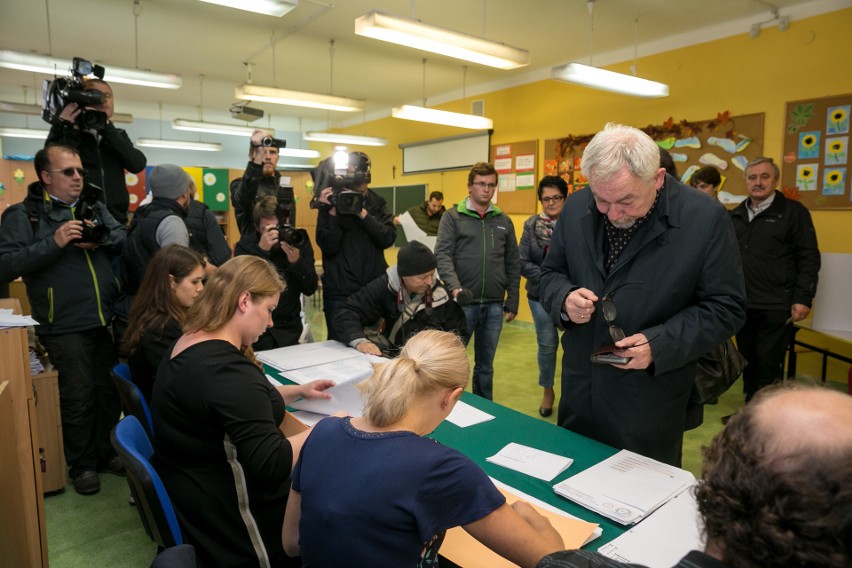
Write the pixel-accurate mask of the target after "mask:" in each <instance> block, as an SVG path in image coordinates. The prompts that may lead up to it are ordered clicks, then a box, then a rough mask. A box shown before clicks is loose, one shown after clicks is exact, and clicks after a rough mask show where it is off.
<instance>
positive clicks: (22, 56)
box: [0, 49, 183, 89]
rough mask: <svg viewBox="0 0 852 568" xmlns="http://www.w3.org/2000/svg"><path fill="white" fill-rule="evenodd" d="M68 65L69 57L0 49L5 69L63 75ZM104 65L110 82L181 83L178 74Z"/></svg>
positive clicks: (0, 63) (162, 85)
mask: <svg viewBox="0 0 852 568" xmlns="http://www.w3.org/2000/svg"><path fill="white" fill-rule="evenodd" d="M70 66H71V60H70V59H58V58H56V57H50V56H47V55H37V54H34V53H20V52H17V51H9V50H6V49H1V50H0V67H5V68H7V69H17V70H19V71H33V72H35V73H47V74H48V75H64V74H65V73H66V72H67V70H68V69H69V68H70ZM104 67H105V69H106V71H105V73H104V81H109V82H110V83H124V84H127V85H139V86H142V87H157V88H160V89H179V88H180V87H181V85H182V84H183V79H181V76H180V75H173V74H169V73H155V72H153V71H143V70H141V69H127V68H124V67H113V66H111V65H109V64H107V65H105V66H104Z"/></svg>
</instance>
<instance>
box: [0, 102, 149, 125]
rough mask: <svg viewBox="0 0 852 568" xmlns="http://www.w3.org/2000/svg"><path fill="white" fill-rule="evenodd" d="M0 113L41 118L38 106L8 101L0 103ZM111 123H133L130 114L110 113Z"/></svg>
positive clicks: (40, 110)
mask: <svg viewBox="0 0 852 568" xmlns="http://www.w3.org/2000/svg"><path fill="white" fill-rule="evenodd" d="M0 112H11V113H14V114H29V115H31V116H41V113H42V108H41V107H40V106H39V105H28V104H24V103H10V102H8V101H0ZM110 120H111V121H112V122H126V123H130V122H133V115H132V114H125V113H120V112H114V113H112V118H110Z"/></svg>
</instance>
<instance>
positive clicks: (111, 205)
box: [45, 78, 148, 225]
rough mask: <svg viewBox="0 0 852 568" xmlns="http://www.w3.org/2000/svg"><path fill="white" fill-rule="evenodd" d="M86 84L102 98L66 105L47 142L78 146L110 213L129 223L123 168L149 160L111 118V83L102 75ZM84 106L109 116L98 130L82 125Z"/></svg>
mask: <svg viewBox="0 0 852 568" xmlns="http://www.w3.org/2000/svg"><path fill="white" fill-rule="evenodd" d="M83 87H84V88H85V89H86V90H96V91H100V92H101V93H103V102H102V103H101V104H99V105H91V106H87V107H85V109H84V108H83V107H81V106H80V105H78V104H77V103H74V102H70V103H68V104H67V105H65V107H64V108H63V109H62V112H61V113H60V114H59V120H58V121H57V122H56V123H55V124H54V125H53V126H52V127H51V128H50V133H49V134H48V135H47V142H46V143H45V145H46V146H47V145H50V144H64V145H66V146H71V147H72V148H76V149H77V151H78V152H80V157H81V158H82V160H83V167H85V168H86V170H87V171H88V172H89V175H88V181H89V182H90V183H93V184H95V185H98V186H100V187H102V188H103V190H104V191H103V195H102V197H101V199H102V200H103V202H104V203H105V204H106V206H107V209H109V212H110V214H111V215H112V217H113V218H114V219H115V220H116V221H118V222H119V223H121V224H122V225H126V224H127V207H128V204H129V203H130V196H129V194H128V193H127V184H126V183H125V181H124V170H127V171H129V172H132V173H134V174H138V173H139V172H141V171H142V170H144V169H145V166H146V165H147V163H148V160H147V158H146V157H145V154H143V153H142V152H141V151H139V150H137V149H136V148H135V147H134V146H133V142H131V141H130V138H129V137H128V136H127V133H126V132H125V131H124V130H122V129H120V128H116V127H115V126H114V125H113V123H112V121H111V118H112V113H113V102H114V101H113V94H112V88H111V87H110V86H109V84H108V83H107V82H106V81H104V80H102V79H94V78H92V79H85V80H84V82H83ZM84 110H85V111H87V112H88V111H95V112H102V113H104V114H105V115H106V119H105V120H103V121H99V122H100V124H98V126H100V127H99V128H97V129H95V130H90V129H85V128H81V125H80V121H79V120H78V117H79V116H80V113H81V112H83V111H84ZM101 124H102V126H101Z"/></svg>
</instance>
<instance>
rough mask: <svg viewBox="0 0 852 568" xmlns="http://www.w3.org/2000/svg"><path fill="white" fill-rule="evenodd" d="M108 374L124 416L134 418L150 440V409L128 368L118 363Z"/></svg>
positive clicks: (151, 424)
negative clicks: (119, 399) (116, 392)
mask: <svg viewBox="0 0 852 568" xmlns="http://www.w3.org/2000/svg"><path fill="white" fill-rule="evenodd" d="M110 374H111V375H112V382H114V383H115V388H116V390H118V396H119V398H121V408H122V410H123V411H124V415H125V416H135V417H136V419H137V420H139V422H140V423H141V424H142V427H143V428H145V433H146V434H147V435H148V438H151V437H152V436H153V435H154V423H153V421H152V420H151V409H150V408H149V407H148V401H147V400H145V396H144V395H143V394H142V392H141V391H140V390H139V387H137V386H136V383H134V382H133V379H132V378H131V377H130V367H128V366H127V364H126V363H119V364H118V365H116V366H115V367H113V368H112V372H111V373H110Z"/></svg>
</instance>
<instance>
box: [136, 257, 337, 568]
mask: <svg viewBox="0 0 852 568" xmlns="http://www.w3.org/2000/svg"><path fill="white" fill-rule="evenodd" d="M283 288H284V284H283V282H282V281H281V278H280V277H279V276H278V273H277V271H276V270H275V267H274V266H272V265H271V264H270V263H269V262H268V261H266V260H263V259H261V258H258V257H254V256H240V257H236V258H233V259H231V260H229V261H227V262H226V263H225V264H223V265H222V266H220V267H219V268H218V269H217V270H216V272H215V273H214V274H213V276H211V277H210V280H209V281H208V282H207V285H206V287H205V288H204V291H203V292H202V293H201V294H200V295H199V297H198V298H197V300H196V301H195V303H194V304H193V305H192V307H191V308H190V310H189V313H188V314H187V318H186V321H185V322H184V330H185V333H184V335H182V336H181V337H180V339H178V341H177V343H176V344H175V345H174V347H173V348H172V350H171V352H170V353H169V354H168V358H167V359H166V360H165V361H163V363H162V365H160V368H159V370H158V372H157V380H156V383H155V386H154V396H153V400H152V405H151V413H152V417H153V423H154V454H155V455H154V463H155V467H156V468H157V471H158V472H159V474H160V476H161V477H162V479H163V484H164V485H165V487H166V490H167V491H168V493H169V495H170V497H171V499H172V502H173V503H174V505H175V509H176V512H177V515H178V521H179V523H180V527H181V531H182V533H183V536H184V540H185V541H186V542H188V543H189V544H192V545H194V546H195V549H196V553H197V559H198V566H227V567H239V566H246V567H248V566H289V565H294V566H298V565H299V561H298V559H290V558H288V557H287V556H286V555H285V554H284V549H283V547H282V545H281V527H282V524H283V521H284V509H285V508H286V503H287V494H288V491H289V486H290V484H289V479H290V471H291V469H292V466H293V462H294V461H295V459H296V457H298V454H299V450H300V449H301V445H302V441H303V440H304V437H306V435H307V433H305V434H300V435H298V436H295V437H293V438H290V439H287V438H285V437H284V435H283V434H282V433H281V431H280V430H279V425H280V424H281V421H282V420H283V418H284V412H285V410H284V407H285V404H286V403H288V402H292V401H294V400H296V399H297V398H330V396H329V395H327V394H325V393H323V392H321V391H323V390H325V389H327V388H328V387H330V386H333V385H334V383H333V382H331V381H314V382H313V383H308V384H306V385H299V386H283V387H281V386H279V387H273V386H272V385H271V384H270V383H269V381H267V379H266V378H265V377H264V374H263V371H262V370H261V368H260V366H259V365H258V364H257V362H256V361H255V359H254V356H253V354H252V352H251V349H250V348H249V346H250V345H251V344H252V343H254V342H255V341H257V338H258V337H259V336H260V335H261V334H262V333H263V332H264V330H265V329H266V328H267V327H269V326H270V325H272V316H271V314H272V311H273V310H274V309H275V306H276V304H277V303H278V298H279V294H280V292H281V290H283Z"/></svg>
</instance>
